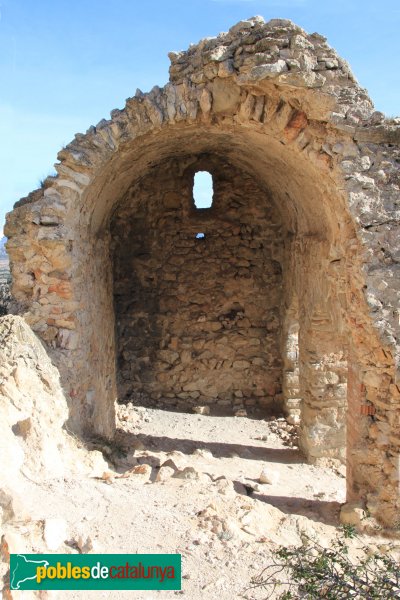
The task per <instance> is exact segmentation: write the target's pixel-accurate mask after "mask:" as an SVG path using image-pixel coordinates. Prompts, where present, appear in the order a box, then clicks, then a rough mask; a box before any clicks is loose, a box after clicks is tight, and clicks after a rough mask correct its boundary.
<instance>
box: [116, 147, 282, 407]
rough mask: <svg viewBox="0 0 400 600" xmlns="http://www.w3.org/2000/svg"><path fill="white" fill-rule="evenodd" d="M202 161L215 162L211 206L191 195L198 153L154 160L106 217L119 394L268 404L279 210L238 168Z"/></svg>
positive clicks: (275, 357) (277, 392)
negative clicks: (152, 167)
mask: <svg viewBox="0 0 400 600" xmlns="http://www.w3.org/2000/svg"><path fill="white" fill-rule="evenodd" d="M200 162H201V164H202V165H203V167H204V165H206V166H207V167H208V168H209V169H210V171H211V172H212V173H213V182H214V198H213V206H212V208H209V209H196V207H195V205H194V200H193V197H192V190H193V175H194V170H195V168H198V166H196V165H198V164H199V159H198V157H196V156H195V157H188V158H186V159H185V160H182V161H166V162H165V163H163V165H162V166H159V167H158V168H157V171H155V172H154V173H152V174H151V175H150V176H148V177H147V178H144V180H142V181H141V182H140V183H139V184H136V185H135V186H134V187H133V188H131V189H130V190H129V191H128V194H127V197H126V199H125V201H124V202H123V204H122V205H121V206H119V207H118V209H117V210H116V213H115V214H114V216H113V219H112V222H111V235H112V248H113V252H114V269H113V272H114V298H115V315H116V325H117V340H118V342H117V360H118V371H117V373H118V375H119V382H120V386H119V394H118V397H119V398H120V399H121V400H124V399H126V400H130V399H133V400H136V401H138V402H139V403H141V402H142V403H143V402H144V403H146V404H150V405H151V404H156V405H161V406H163V405H167V406H168V405H173V406H178V407H180V408H183V409H187V408H188V407H190V406H191V405H194V406H195V405H198V404H210V405H211V407H212V408H216V407H220V408H223V407H232V408H239V407H241V406H243V405H244V406H259V407H263V408H264V407H265V408H266V407H270V408H272V407H273V405H274V403H276V402H278V401H279V400H280V397H281V385H282V384H281V372H282V366H281V355H280V354H281V353H280V339H279V338H280V336H279V332H280V319H281V307H280V300H281V295H282V260H283V240H282V233H281V226H280V218H279V214H278V213H277V210H276V208H275V207H274V205H273V204H271V202H270V200H269V198H268V195H267V192H266V191H265V190H262V189H260V188H259V186H258V185H257V184H256V183H255V182H254V180H253V179H252V178H251V177H249V176H248V175H247V174H245V173H241V172H240V171H238V170H237V169H234V168H232V166H231V165H229V164H224V163H221V160H216V159H215V158H208V159H206V158H202V159H201V161H200ZM182 171H183V172H182ZM155 180H156V181H157V187H155V186H154V181H155ZM160 206H161V207H163V210H162V212H160Z"/></svg>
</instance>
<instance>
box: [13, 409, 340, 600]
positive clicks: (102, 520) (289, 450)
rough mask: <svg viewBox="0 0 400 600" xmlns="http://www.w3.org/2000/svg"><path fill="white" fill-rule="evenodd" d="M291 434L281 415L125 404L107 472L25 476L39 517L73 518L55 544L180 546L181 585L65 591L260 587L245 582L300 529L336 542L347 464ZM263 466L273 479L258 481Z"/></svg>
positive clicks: (153, 549) (96, 548) (210, 591)
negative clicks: (307, 447)
mask: <svg viewBox="0 0 400 600" xmlns="http://www.w3.org/2000/svg"><path fill="white" fill-rule="evenodd" d="M291 429H292V431H290V430H291ZM294 434H295V431H294V428H292V427H291V426H288V425H287V424H286V422H285V421H284V420H283V419H281V420H278V421H276V420H271V421H270V422H268V421H266V420H260V419H252V418H246V417H232V416H229V417H227V416H220V417H218V416H207V415H201V414H183V413H178V412H167V411H162V410H156V409H148V408H146V409H145V408H139V407H134V406H132V405H128V406H127V407H124V406H122V407H120V408H119V433H118V438H117V442H118V446H117V449H116V448H115V447H114V448H108V447H103V450H104V451H105V452H106V454H107V453H108V454H109V455H110V459H111V458H112V460H113V465H112V466H110V469H109V470H108V471H106V472H105V473H104V476H103V478H100V477H99V478H94V477H93V478H88V477H85V476H75V477H71V478H64V479H62V480H59V479H56V480H52V481H48V482H47V483H45V484H43V483H40V485H39V484H35V483H34V482H33V481H30V482H29V481H28V482H27V487H26V494H29V496H30V498H31V502H30V504H31V506H32V507H33V512H32V518H33V520H37V521H38V522H41V521H42V520H46V519H49V518H61V519H64V520H65V521H66V527H67V536H66V539H65V540H64V543H62V544H61V545H60V547H59V548H58V549H57V552H59V553H62V552H79V551H83V552H102V553H180V554H182V574H183V579H182V590H181V591H176V592H173V591H159V592H157V591H155V592H154V591H153V592H144V591H130V592H121V591H118V592H117V591H115V592H110V591H104V592H94V591H93V592H86V591H85V592H71V591H68V592H61V593H60V594H61V595H60V596H59V597H63V595H64V597H65V598H68V599H69V600H75V599H78V598H79V599H81V598H82V599H83V598H87V597H89V598H93V599H94V598H96V599H97V598H110V599H114V598H115V599H117V598H127V599H128V598H129V599H130V598H132V599H133V598H135V599H138V600H139V599H147V600H150V599H152V598H160V599H163V598H170V597H172V596H174V595H182V596H184V597H186V598H188V599H189V600H200V599H210V600H211V599H214V598H217V597H218V598H219V599H220V600H224V599H229V600H231V599H232V598H248V599H253V598H254V599H255V598H257V599H261V598H264V597H265V596H266V592H265V590H260V589H250V590H247V591H245V590H246V588H248V587H249V586H250V585H251V578H252V577H253V576H255V575H257V574H258V573H259V572H260V571H261V570H262V569H263V567H264V566H266V564H268V563H269V561H270V556H271V552H273V550H274V549H276V548H277V547H278V546H279V545H281V544H282V545H292V544H294V545H300V544H301V542H302V538H303V537H304V535H306V536H308V537H311V538H313V537H314V538H315V539H317V540H318V541H319V542H320V543H323V544H326V545H327V544H329V541H330V540H331V538H332V536H333V535H334V533H335V526H336V525H337V524H338V512H339V509H340V504H341V503H342V502H344V499H345V478H344V473H343V472H340V471H342V470H343V469H339V470H336V471H335V470H332V468H331V467H330V466H329V465H326V466H318V467H316V466H312V465H307V464H305V463H303V462H302V457H301V454H300V453H299V451H298V449H297V448H296V447H291V446H293V445H295V444H296V438H295V437H294ZM166 461H168V462H167V464H166V465H165V464H164V463H166ZM163 464H164V466H163V467H162V468H161V469H160V468H159V467H160V465H163ZM110 465H111V463H110ZM143 465H148V466H143ZM263 470H265V473H266V476H267V478H268V480H270V481H271V483H260V482H259V477H260V474H261V472H262V471H263ZM122 475H124V476H122ZM20 533H22V535H23V529H22V531H21V532H20ZM64 537H65V536H64ZM34 551H35V550H34ZM37 551H43V550H42V549H40V550H39V549H38V550H37Z"/></svg>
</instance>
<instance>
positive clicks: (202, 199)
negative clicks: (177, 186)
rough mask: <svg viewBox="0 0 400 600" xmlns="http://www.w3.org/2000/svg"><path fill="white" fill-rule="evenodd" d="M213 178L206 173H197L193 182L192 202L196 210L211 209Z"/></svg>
mask: <svg viewBox="0 0 400 600" xmlns="http://www.w3.org/2000/svg"><path fill="white" fill-rule="evenodd" d="M213 195H214V189H213V178H212V175H211V173H209V172H208V171H197V173H195V175H194V181H193V200H194V205H195V207H196V208H200V209H202V208H211V206H212V203H213Z"/></svg>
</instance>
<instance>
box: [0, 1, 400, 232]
mask: <svg viewBox="0 0 400 600" xmlns="http://www.w3.org/2000/svg"><path fill="white" fill-rule="evenodd" d="M257 14H258V15H262V16H263V17H264V18H265V19H266V20H268V19H270V18H277V17H279V18H289V19H292V20H293V21H295V22H296V23H297V24H299V25H300V26H302V27H303V28H304V29H306V30H307V31H309V32H313V31H318V32H319V33H321V34H323V35H325V36H326V37H327V38H328V42H329V43H330V44H331V45H332V46H334V47H335V48H336V50H337V51H338V52H339V54H340V55H341V56H343V57H344V58H346V59H347V60H348V61H349V62H350V64H351V67H352V69H353V72H354V73H355V75H356V76H357V78H358V80H359V81H360V83H361V84H362V85H363V86H365V87H367V89H368V91H369V93H370V95H371V97H372V100H373V101H374V103H375V105H376V108H377V109H378V110H382V111H383V112H385V113H387V114H389V115H392V116H393V115H399V114H400V69H399V67H398V64H399V59H400V51H399V33H400V3H399V2H398V0H382V1H381V2H376V1H374V2H373V1H371V0H364V1H360V0H346V1H345V0H335V1H330V0H325V1H321V0H283V1H279V0H269V1H267V0H171V1H168V0H163V1H157V2H154V1H151V0H149V1H147V2H146V1H143V0H141V1H136V0H108V1H107V0H80V1H79V2H78V1H76V0H68V1H67V0H51V1H50V0H34V1H33V0H0V227H1V224H2V223H3V221H4V214H5V212H6V211H8V210H10V209H11V207H12V204H13V203H14V202H15V201H16V200H18V199H19V198H20V197H21V196H24V195H26V194H27V193H28V192H29V191H31V190H32V189H34V188H36V187H38V185H39V182H40V180H41V179H42V178H44V177H46V176H47V175H48V174H49V173H51V172H52V171H53V164H54V162H55V161H56V155H57V152H58V151H59V149H60V148H61V147H62V145H64V144H66V143H68V142H69V141H70V140H71V139H72V138H73V136H74V134H75V133H77V132H80V131H86V129H87V128H88V127H89V126H90V125H92V124H96V123H97V122H98V121H100V120H101V119H102V118H108V116H109V112H110V110H112V109H113V108H122V107H123V105H124V102H125V99H126V98H128V97H129V96H132V95H133V94H134V93H135V90H136V88H137V87H139V88H140V89H142V90H143V91H147V90H149V89H151V88H152V87H153V85H156V84H157V85H160V86H161V85H163V84H164V83H166V82H167V80H168V66H169V60H168V57H167V52H168V51H170V50H181V49H185V48H187V47H188V45H189V44H190V43H195V42H197V41H198V40H200V39H201V38H203V37H207V36H212V35H217V34H218V33H219V32H221V31H226V30H228V29H229V27H230V26H231V25H233V24H234V23H236V22H237V21H239V20H241V19H245V18H247V17H250V16H253V15H257Z"/></svg>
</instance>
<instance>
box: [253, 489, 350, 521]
mask: <svg viewBox="0 0 400 600" xmlns="http://www.w3.org/2000/svg"><path fill="white" fill-rule="evenodd" d="M252 498H254V500H260V501H261V502H266V503H267V504H270V505H271V506H274V507H275V508H278V509H279V510H280V511H282V512H283V513H286V514H287V515H302V516H304V517H307V518H308V519H311V520H313V521H318V522H323V523H326V524H327V525H335V526H337V525H338V523H339V513H340V508H341V506H342V504H341V503H340V502H336V501H329V500H313V499H309V498H299V497H292V496H270V495H266V494H259V493H257V492H254V493H253V494H252Z"/></svg>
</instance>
